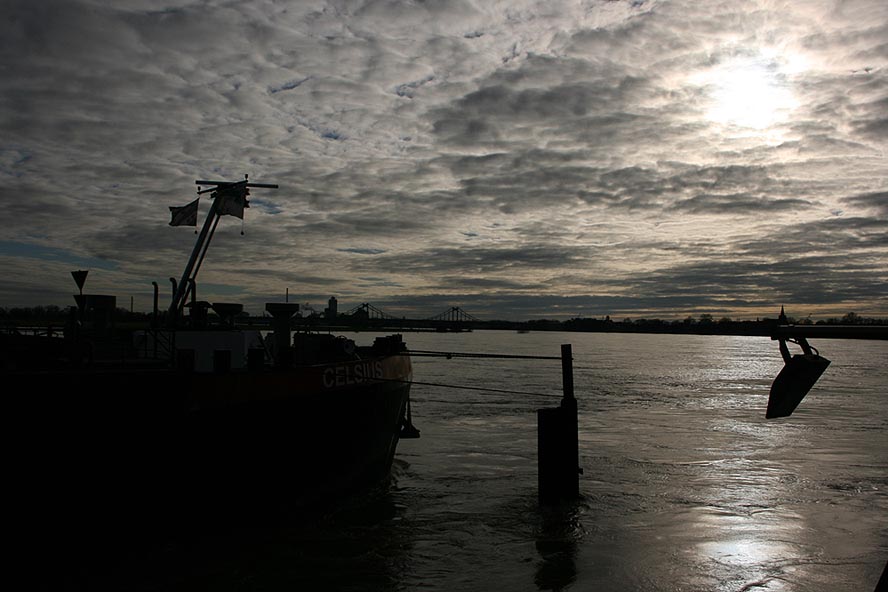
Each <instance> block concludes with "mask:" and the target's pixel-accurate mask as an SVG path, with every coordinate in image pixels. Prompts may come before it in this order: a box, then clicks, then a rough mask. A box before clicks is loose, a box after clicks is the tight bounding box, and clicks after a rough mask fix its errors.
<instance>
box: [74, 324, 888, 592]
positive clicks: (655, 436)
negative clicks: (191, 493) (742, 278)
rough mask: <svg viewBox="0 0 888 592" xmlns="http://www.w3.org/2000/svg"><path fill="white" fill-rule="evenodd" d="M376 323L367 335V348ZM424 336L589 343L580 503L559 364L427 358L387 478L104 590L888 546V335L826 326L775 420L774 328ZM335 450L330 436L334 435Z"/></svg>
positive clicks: (550, 570)
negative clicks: (545, 496) (544, 418)
mask: <svg viewBox="0 0 888 592" xmlns="http://www.w3.org/2000/svg"><path fill="white" fill-rule="evenodd" d="M372 337H373V335H372V334H367V333H362V334H357V335H356V336H355V338H356V340H357V341H358V342H359V343H369V342H370V341H371V340H372ZM405 339H406V341H407V342H408V345H409V346H410V347H411V348H412V349H416V350H438V351H460V352H491V353H513V354H538V355H553V356H557V355H559V352H560V349H559V345H560V344H561V343H571V344H572V345H573V351H574V358H575V361H574V369H575V383H576V395H577V398H578V400H579V410H580V431H581V434H580V456H581V464H582V466H583V469H584V474H583V475H582V476H581V481H580V487H581V492H582V494H583V499H582V500H581V501H580V502H579V503H577V504H575V505H571V506H569V507H564V508H560V509H556V510H547V511H541V510H540V509H538V506H537V499H536V496H537V472H536V446H537V442H536V409H537V408H540V407H548V406H556V405H557V404H558V400H559V398H560V394H561V390H560V389H561V368H560V363H559V362H557V361H554V362H543V361H531V362H528V361H524V360H490V359H452V360H446V359H438V358H416V359H415V360H414V379H415V380H416V381H418V382H423V383H436V384H451V385H462V386H480V387H487V388H492V389H507V390H516V391H524V392H528V393H534V394H527V395H511V394H503V393H492V392H477V391H471V390H462V389H453V388H447V387H442V386H431V385H419V384H418V385H415V386H414V387H413V394H412V400H413V416H414V422H415V423H416V424H417V426H418V427H419V428H420V429H421V430H422V438H421V439H419V440H408V441H402V442H401V443H400V445H399V448H398V455H397V457H396V461H395V467H394V483H393V485H392V486H391V487H390V489H389V491H388V492H387V493H384V494H380V495H378V496H376V497H373V498H371V499H366V500H356V501H355V502H353V503H351V504H349V505H348V506H347V507H345V508H342V509H340V510H338V511H336V512H332V513H327V514H324V515H319V516H315V517H313V518H312V519H311V520H293V519H285V518H282V519H281V523H280V524H277V525H274V527H270V526H263V527H262V528H255V529H251V530H242V531H238V532H233V533H227V534H225V535H216V536H207V537H206V538H204V539H202V540H199V541H198V540H191V541H180V542H178V543H175V544H170V545H167V546H164V547H162V548H157V549H153V550H151V551H148V552H140V553H138V554H134V555H133V556H132V557H130V558H129V559H128V560H127V561H126V562H124V563H123V564H122V565H114V566H105V568H97V569H94V570H93V573H92V574H91V575H90V576H89V577H88V582H89V584H90V585H92V586H94V587H113V588H117V589H141V590H148V589H170V588H189V589H195V588H204V589H232V590H285V589H286V590H300V589H331V590H333V589H340V590H481V589H493V590H558V589H568V588H569V589H573V590H650V591H655V590H662V591H667V590H668V591H679V590H681V591H698V590H699V591H709V590H712V591H722V590H723V591H745V590H785V591H818V590H829V591H852V590H853V591H858V590H872V589H874V588H875V585H876V582H877V581H878V579H879V575H880V574H881V571H882V569H883V568H884V566H885V562H886V560H888V343H884V342H869V343H868V342H853V341H837V340H818V341H817V342H815V343H813V344H814V345H815V346H817V347H818V348H819V349H820V351H821V353H822V354H823V355H825V356H826V357H827V358H830V359H831V360H832V365H831V366H830V368H829V369H828V370H827V372H826V374H825V375H824V376H823V377H822V378H821V380H820V382H819V383H818V384H817V386H815V388H814V390H813V391H812V392H811V393H810V394H809V395H808V397H807V398H806V399H805V400H804V401H803V402H802V404H801V405H800V407H799V409H798V410H797V411H796V412H795V413H794V414H793V416H792V417H789V418H785V419H779V420H765V419H764V414H765V407H766V404H767V394H768V388H769V386H770V382H771V380H772V379H773V377H774V376H776V374H777V372H778V371H779V370H780V368H781V367H782V361H781V360H780V355H779V353H778V351H777V347H776V345H775V344H774V342H771V341H770V340H769V339H767V338H750V337H709V336H673V335H618V334H594V333H529V334H518V333H514V332H497V331H479V332H474V333H461V334H431V333H409V334H406V335H405ZM319 445H322V443H320V444H319Z"/></svg>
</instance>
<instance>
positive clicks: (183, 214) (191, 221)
mask: <svg viewBox="0 0 888 592" xmlns="http://www.w3.org/2000/svg"><path fill="white" fill-rule="evenodd" d="M199 201H200V198H197V199H195V200H194V201H193V202H191V203H190V204H188V205H187V206H181V207H177V206H170V214H171V215H172V220H170V226H197V203H198V202H199Z"/></svg>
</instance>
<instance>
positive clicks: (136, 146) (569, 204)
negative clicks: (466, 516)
mask: <svg viewBox="0 0 888 592" xmlns="http://www.w3.org/2000/svg"><path fill="white" fill-rule="evenodd" d="M0 73H2V76H0V89H2V92H0V178H2V183H0V207H2V212H3V224H2V225H0V273H2V282H0V306H4V307H12V306H32V305H37V304H44V305H45V304H56V305H60V306H68V305H71V304H73V299H72V297H71V295H72V294H74V293H76V291H77V288H76V285H75V284H74V281H73V279H72V278H71V275H70V271H71V270H74V269H88V270H90V275H89V278H88V279H87V282H86V287H85V291H86V292H88V293H104V294H114V295H116V296H117V297H118V305H119V306H123V307H126V308H128V307H129V305H130V303H131V302H132V303H133V305H134V307H135V309H136V310H149V309H150V308H151V305H152V287H151V282H152V281H157V282H158V283H159V284H160V288H161V302H162V306H165V304H164V303H168V302H169V299H170V282H169V280H168V278H169V277H171V276H175V277H176V278H178V277H179V276H181V274H182V270H183V268H184V265H185V262H186V261H187V257H188V255H189V253H190V250H191V248H192V246H193V244H194V240H195V238H196V237H195V235H194V231H193V229H192V228H190V227H170V226H169V225H168V222H169V220H170V216H169V209H168V207H169V206H182V205H185V204H187V203H189V202H191V201H192V200H193V199H195V197H196V190H197V186H196V185H195V180H197V179H214V180H215V179H218V180H231V181H234V180H239V179H243V176H244V175H245V174H248V175H249V177H250V180H252V181H255V182H259V183H277V184H278V185H279V186H280V187H279V189H277V190H271V189H254V190H252V192H251V196H250V200H251V207H250V208H249V209H248V210H247V211H246V216H245V219H244V221H243V223H242V222H241V221H240V220H238V219H236V218H234V217H231V216H226V217H224V218H223V219H222V221H221V223H220V226H219V230H218V231H217V232H216V236H215V239H214V242H213V244H212V246H211V248H210V251H209V253H208V255H207V259H206V262H205V263H204V265H203V267H202V268H201V271H200V276H199V277H198V297H199V298H200V299H203V300H209V301H216V302H218V301H225V302H242V303H244V304H245V306H246V309H247V310H248V311H251V312H254V313H259V312H261V311H262V309H263V306H264V305H263V303H264V302H268V301H282V300H283V299H284V297H285V293H286V292H287V291H289V295H290V300H291V301H296V302H301V303H310V304H311V305H312V306H314V307H315V308H316V309H318V310H322V309H323V307H324V306H326V302H327V299H328V298H329V297H330V296H334V295H335V296H336V297H337V298H338V299H339V307H340V310H341V311H342V310H347V309H349V308H351V307H352V306H356V305H358V304H360V303H363V302H369V303H371V304H373V305H374V306H376V307H378V308H380V309H382V310H384V311H385V312H387V313H389V314H392V315H395V316H408V317H415V318H425V317H429V316H432V315H435V314H437V313H440V312H443V311H445V310H447V309H448V308H450V307H451V306H459V307H460V308H462V309H463V310H465V311H466V312H468V313H470V314H472V315H473V316H476V317H478V318H481V319H513V320H520V319H527V318H562V319H563V318H572V317H587V318H588V317H603V316H604V315H610V316H611V317H612V318H618V319H622V318H624V317H629V318H633V319H636V318H685V317H687V316H689V315H694V316H698V315H700V314H711V315H713V317H715V318H721V317H724V316H729V317H732V318H757V317H760V316H771V317H774V316H776V314H777V312H779V308H780V306H781V305H785V306H786V310H787V313H788V314H790V315H793V316H796V317H799V318H804V317H807V316H809V315H811V316H812V318H815V319H816V318H826V317H829V316H841V315H843V314H845V313H847V312H850V311H854V312H856V313H857V314H860V315H863V316H876V317H885V316H888V161H886V149H888V2H885V1H884V0H873V1H817V0H810V1H809V0H806V1H804V2H777V1H744V2H736V1H727V2H721V1H707V2H700V1H699V0H697V1H678V0H675V1H668V0H648V1H641V0H635V1H623V0H614V1H604V0H595V1H588V0H570V1H558V0H543V1H539V2H536V1H522V0H509V1H506V2H499V1H495V0H485V1H481V0H477V1H471V0H440V1H420V0H413V1H406V0H405V1H398V0H358V1H345V0H343V1H320V0H319V1H310V0H305V1H285V0H252V1H250V2H241V1H239V0H236V1H230V0H224V1H223V0H170V1H166V2H164V1H162V0H115V1H114V2H109V1H99V0H39V1H34V0H25V1H19V0H6V1H5V2H4V8H3V17H2V19H0ZM209 204H210V202H209V198H208V197H207V195H204V196H202V198H201V206H200V207H201V210H200V213H201V218H203V216H205V215H206V212H207V211H208V209H209ZM201 222H202V220H201ZM241 232H243V235H241Z"/></svg>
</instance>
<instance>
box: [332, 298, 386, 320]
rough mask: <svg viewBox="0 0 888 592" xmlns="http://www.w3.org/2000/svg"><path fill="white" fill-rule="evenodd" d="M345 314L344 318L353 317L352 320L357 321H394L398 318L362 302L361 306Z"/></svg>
mask: <svg viewBox="0 0 888 592" xmlns="http://www.w3.org/2000/svg"><path fill="white" fill-rule="evenodd" d="M345 314H346V316H349V317H353V318H359V319H360V318H364V319H374V320H377V319H386V320H395V319H397V318H398V317H393V316H392V315H390V314H388V313H387V312H385V311H384V310H381V309H379V308H376V307H375V306H373V305H372V304H370V303H369V302H364V303H363V304H359V305H357V306H356V307H354V308H353V309H351V310H349V311H348V312H346V313H345Z"/></svg>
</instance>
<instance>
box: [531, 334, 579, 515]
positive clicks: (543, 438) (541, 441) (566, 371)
mask: <svg viewBox="0 0 888 592" xmlns="http://www.w3.org/2000/svg"><path fill="white" fill-rule="evenodd" d="M561 376H562V390H563V393H564V396H563V397H562V399H561V405H560V406H559V407H551V408H548V409H538V410H537V454H538V462H539V468H538V471H539V472H538V478H539V499H540V504H544V505H546V504H553V503H558V502H562V501H567V500H571V499H576V498H578V497H579V496H580V468H579V466H580V463H579V460H580V458H579V449H580V448H579V427H578V418H577V400H576V397H574V382H573V353H572V350H571V345H570V344H564V345H562V346H561Z"/></svg>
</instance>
